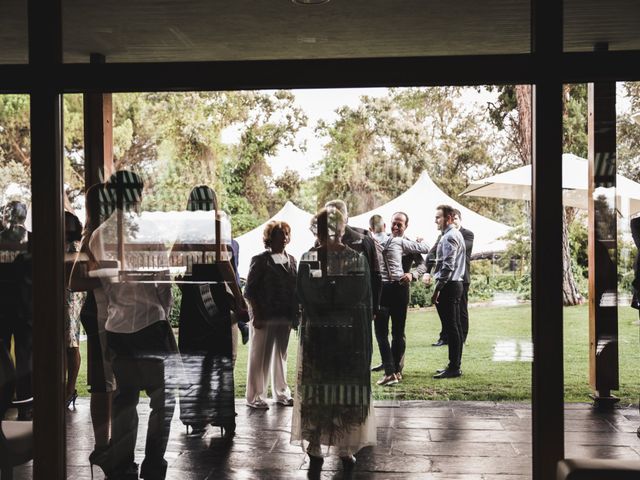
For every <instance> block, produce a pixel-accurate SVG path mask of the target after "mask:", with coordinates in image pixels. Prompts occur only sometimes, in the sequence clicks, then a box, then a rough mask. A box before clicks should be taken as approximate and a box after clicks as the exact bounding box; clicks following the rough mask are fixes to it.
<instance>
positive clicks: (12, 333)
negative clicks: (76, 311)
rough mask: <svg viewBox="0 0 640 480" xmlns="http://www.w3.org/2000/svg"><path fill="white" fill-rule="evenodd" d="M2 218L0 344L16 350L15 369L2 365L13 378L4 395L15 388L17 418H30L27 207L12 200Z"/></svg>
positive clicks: (30, 349) (30, 284) (30, 273)
mask: <svg viewBox="0 0 640 480" xmlns="http://www.w3.org/2000/svg"><path fill="white" fill-rule="evenodd" d="M2 217H3V224H4V227H5V229H4V230H3V231H2V232H0V243H1V245H0V267H1V268H0V343H1V344H2V347H4V349H5V350H6V353H8V352H9V350H10V348H11V342H12V340H13V346H14V353H15V368H14V366H13V365H10V364H6V365H3V367H4V368H6V369H7V370H8V373H9V377H10V378H11V379H12V381H11V382H10V383H11V384H10V386H9V388H8V389H7V390H8V392H7V397H12V396H13V393H14V392H13V390H14V388H15V400H14V402H13V403H14V405H15V406H17V407H18V420H31V418H32V403H33V398H32V385H31V379H32V370H33V364H32V351H33V348H32V329H33V305H32V269H33V262H32V257H31V252H30V249H29V236H28V232H27V229H26V227H25V220H26V218H27V207H26V205H25V204H24V203H22V202H20V201H11V202H9V203H8V204H7V205H6V206H5V207H4V208H3V210H2ZM5 360H6V357H5V359H4V360H3V361H5ZM9 363H10V362H9ZM0 419H1V417H0Z"/></svg>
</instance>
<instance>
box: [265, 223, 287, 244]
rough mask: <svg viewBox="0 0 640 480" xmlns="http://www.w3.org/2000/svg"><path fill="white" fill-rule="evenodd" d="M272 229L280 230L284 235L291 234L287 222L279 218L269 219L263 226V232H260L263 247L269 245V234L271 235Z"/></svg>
mask: <svg viewBox="0 0 640 480" xmlns="http://www.w3.org/2000/svg"><path fill="white" fill-rule="evenodd" d="M274 230H280V231H281V232H282V233H284V234H285V235H290V234H291V227H290V226H289V224H288V223H287V222H283V221H280V220H271V221H270V222H269V223H267V225H266V226H265V227H264V232H262V241H263V242H264V246H265V248H270V247H271V236H272V235H273V231H274Z"/></svg>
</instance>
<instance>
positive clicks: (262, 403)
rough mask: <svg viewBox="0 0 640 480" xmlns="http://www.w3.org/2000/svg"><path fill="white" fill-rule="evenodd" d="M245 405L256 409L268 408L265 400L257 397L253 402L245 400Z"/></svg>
mask: <svg viewBox="0 0 640 480" xmlns="http://www.w3.org/2000/svg"><path fill="white" fill-rule="evenodd" d="M247 407H251V408H255V409H257V410H269V405H267V402H265V401H264V400H261V399H258V400H256V401H255V402H247Z"/></svg>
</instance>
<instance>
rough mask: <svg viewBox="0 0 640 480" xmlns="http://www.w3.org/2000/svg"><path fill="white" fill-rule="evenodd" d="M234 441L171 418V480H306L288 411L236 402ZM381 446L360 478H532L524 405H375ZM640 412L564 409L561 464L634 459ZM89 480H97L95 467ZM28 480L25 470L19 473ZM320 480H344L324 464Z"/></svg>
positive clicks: (73, 449)
mask: <svg viewBox="0 0 640 480" xmlns="http://www.w3.org/2000/svg"><path fill="white" fill-rule="evenodd" d="M138 410H139V412H140V426H141V428H140V432H139V437H138V445H137V453H136V461H138V462H141V461H142V457H143V455H144V453H143V449H144V432H145V428H144V426H145V425H146V421H147V416H148V403H146V402H145V401H141V403H140V406H139V407H138ZM236 410H237V412H238V419H237V424H238V428H237V434H236V436H235V438H234V439H233V440H232V441H230V442H228V441H225V440H223V439H222V438H221V436H220V430H219V429H217V428H213V427H211V428H210V429H209V430H208V431H207V432H206V434H205V435H204V436H203V437H198V438H194V437H189V436H187V435H186V434H185V428H184V427H183V426H182V424H181V423H180V421H179V420H178V419H177V415H176V416H174V423H173V428H172V432H171V438H170V440H169V447H168V450H167V454H166V459H167V461H168V462H169V471H168V475H167V478H168V479H170V480H178V479H179V480H192V479H193V480H196V479H197V480H201V479H202V480H204V479H207V480H218V479H242V480H250V479H276V480H278V479H304V478H306V473H307V472H306V469H307V468H308V463H307V461H306V456H305V454H304V453H303V452H302V451H301V449H300V447H298V446H292V445H290V444H289V437H290V436H289V429H290V422H291V412H292V409H291V408H290V407H283V406H280V405H273V406H272V407H271V408H270V409H269V410H267V411H263V410H251V409H249V408H248V407H246V406H245V405H244V403H243V402H241V401H237V404H236ZM376 418H377V423H378V445H377V446H376V447H373V448H366V449H363V450H361V451H360V453H359V454H358V455H357V459H358V462H357V465H356V474H355V475H354V478H356V479H369V478H371V479H390V480H396V479H398V480H400V479H409V480H413V479H426V480H428V479H433V480H444V479H447V480H452V479H460V480H498V479H499V480H525V479H528V478H530V476H531V408H530V405H529V404H526V403H495V402H454V401H452V402H429V401H400V402H391V401H385V402H376ZM67 425H68V437H67V442H68V443H67V451H68V452H69V455H68V478H70V479H79V480H82V479H89V478H91V471H90V468H89V462H88V460H87V458H88V455H89V452H90V451H91V450H92V448H93V434H92V430H91V421H90V417H89V402H88V400H87V399H80V400H79V401H78V403H77V409H76V410H75V411H70V412H69V415H68V420H67ZM638 426H640V415H639V413H638V409H637V408H617V409H616V410H615V411H614V412H613V413H610V414H598V413H596V412H595V411H594V410H593V409H592V408H591V406H590V405H588V404H567V406H566V414H565V439H566V457H591V458H620V459H622V458H625V459H636V460H640V439H638V437H637V435H636V430H637V428H638ZM94 474H95V478H97V479H99V480H102V479H103V475H102V472H101V471H99V470H98V469H97V468H96V470H95V471H94ZM15 478H16V479H18V480H22V479H30V478H31V466H30V465H25V466H23V467H20V468H18V469H16V476H15ZM322 478H323V479H333V478H335V479H339V478H342V473H341V465H340V462H339V460H338V459H336V458H329V459H327V460H326V461H325V464H324V468H323V477H322Z"/></svg>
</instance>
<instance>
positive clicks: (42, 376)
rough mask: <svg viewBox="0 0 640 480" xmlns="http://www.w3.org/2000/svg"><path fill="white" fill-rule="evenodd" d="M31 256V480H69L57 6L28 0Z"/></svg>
mask: <svg viewBox="0 0 640 480" xmlns="http://www.w3.org/2000/svg"><path fill="white" fill-rule="evenodd" d="M28 15H29V66H30V68H31V73H32V76H33V78H39V79H46V81H39V82H34V86H33V87H32V89H31V91H30V95H31V97H30V104H31V190H32V203H31V208H32V219H33V227H32V228H33V232H32V244H33V246H32V251H33V397H34V404H33V441H34V448H33V451H34V456H33V478H34V479H36V480H41V479H42V480H45V479H52V478H55V479H62V478H66V462H65V454H66V435H65V414H64V412H65V398H64V387H65V380H64V351H65V349H64V344H65V343H64V305H63V301H64V248H63V245H64V216H63V212H64V210H63V204H62V196H63V184H62V180H63V178H62V176H63V173H62V172H63V168H62V166H63V165H62V159H63V155H62V95H61V91H60V90H59V88H60V87H59V86H58V82H57V81H56V72H57V71H58V69H59V65H60V64H61V63H62V7H61V1H60V0H29V3H28Z"/></svg>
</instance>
